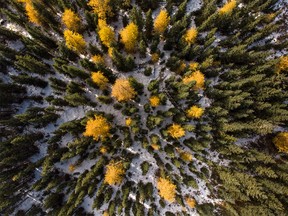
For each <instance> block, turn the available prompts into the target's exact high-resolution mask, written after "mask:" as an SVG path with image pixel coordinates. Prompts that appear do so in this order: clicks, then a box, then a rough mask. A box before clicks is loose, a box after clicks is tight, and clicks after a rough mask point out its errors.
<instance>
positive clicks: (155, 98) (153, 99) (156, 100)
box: [149, 96, 160, 107]
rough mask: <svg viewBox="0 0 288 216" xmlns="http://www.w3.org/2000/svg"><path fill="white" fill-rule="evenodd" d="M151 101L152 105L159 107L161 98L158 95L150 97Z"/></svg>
mask: <svg viewBox="0 0 288 216" xmlns="http://www.w3.org/2000/svg"><path fill="white" fill-rule="evenodd" d="M149 101H150V105H151V106H152V107H157V106H159V104H160V98H159V97H158V96H152V97H150V99H149Z"/></svg>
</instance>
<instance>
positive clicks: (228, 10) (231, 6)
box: [219, 0, 237, 15]
mask: <svg viewBox="0 0 288 216" xmlns="http://www.w3.org/2000/svg"><path fill="white" fill-rule="evenodd" d="M236 5H237V2H236V0H230V1H227V3H226V4H224V5H223V7H222V8H220V9H219V13H220V14H221V15H224V14H231V12H232V11H233V9H234V8H235V7H236Z"/></svg>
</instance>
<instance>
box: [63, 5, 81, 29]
mask: <svg viewBox="0 0 288 216" xmlns="http://www.w3.org/2000/svg"><path fill="white" fill-rule="evenodd" d="M62 22H63V23H64V24H65V26H66V27H67V28H68V29H70V30H72V31H78V30H79V27H80V18H79V16H78V15H77V14H76V13H74V12H73V11H72V10H71V9H65V11H64V13H63V15H62Z"/></svg>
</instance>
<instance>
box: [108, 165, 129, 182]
mask: <svg viewBox="0 0 288 216" xmlns="http://www.w3.org/2000/svg"><path fill="white" fill-rule="evenodd" d="M124 174H125V170H124V167H123V163H122V162H121V161H119V162H115V161H111V162H110V163H109V164H108V165H107V166H106V173H105V178H104V182H105V183H107V184H109V185H116V184H121V182H122V181H123V178H124Z"/></svg>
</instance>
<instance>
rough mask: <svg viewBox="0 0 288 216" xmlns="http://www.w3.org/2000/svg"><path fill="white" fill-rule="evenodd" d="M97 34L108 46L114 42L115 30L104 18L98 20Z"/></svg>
mask: <svg viewBox="0 0 288 216" xmlns="http://www.w3.org/2000/svg"><path fill="white" fill-rule="evenodd" d="M98 28H99V31H98V34H99V37H100V40H101V42H102V43H103V44H104V45H105V46H106V47H108V48H110V47H111V45H112V44H113V43H114V42H115V32H114V31H113V29H112V27H110V26H109V25H107V23H106V21H105V20H98Z"/></svg>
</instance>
